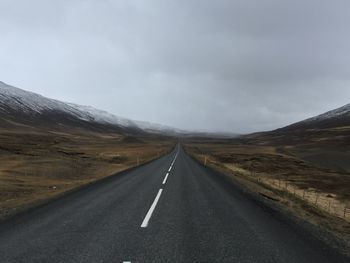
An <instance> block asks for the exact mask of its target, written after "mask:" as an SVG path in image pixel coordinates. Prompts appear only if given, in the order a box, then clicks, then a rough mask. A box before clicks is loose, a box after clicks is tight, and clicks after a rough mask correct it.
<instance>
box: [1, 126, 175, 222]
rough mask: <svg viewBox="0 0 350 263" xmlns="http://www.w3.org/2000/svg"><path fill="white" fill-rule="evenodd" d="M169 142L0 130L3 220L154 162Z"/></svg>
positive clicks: (170, 141) (83, 133)
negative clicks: (85, 186)
mask: <svg viewBox="0 0 350 263" xmlns="http://www.w3.org/2000/svg"><path fill="white" fill-rule="evenodd" d="M174 146H175V141H174V140H171V139H169V138H157V137H138V138H136V137H129V136H123V135H117V134H98V133H88V132H84V131H72V132H67V133H61V132H53V131H46V132H44V131H35V130H29V131H28V130H26V131H25V132H18V131H16V132H14V131H13V130H5V129H2V130H1V131H0V163H1V166H0V219H5V218H8V217H10V216H12V215H14V214H16V213H18V212H20V211H23V210H25V209H28V208H30V207H33V206H36V205H38V204H41V203H45V202H47V201H48V200H50V199H53V198H55V197H58V196H60V195H62V194H63V193H65V192H67V191H69V190H72V189H74V188H77V187H79V186H82V185H85V184H89V183H91V182H94V181H96V180H99V179H101V178H103V177H106V176H109V175H112V174H115V173H117V172H120V171H122V170H125V169H127V168H130V167H133V166H136V165H138V164H142V163H145V162H147V161H150V160H152V159H155V158H157V157H159V156H161V155H163V154H165V153H166V152H168V151H170V150H171V149H172V148H173V147H174Z"/></svg>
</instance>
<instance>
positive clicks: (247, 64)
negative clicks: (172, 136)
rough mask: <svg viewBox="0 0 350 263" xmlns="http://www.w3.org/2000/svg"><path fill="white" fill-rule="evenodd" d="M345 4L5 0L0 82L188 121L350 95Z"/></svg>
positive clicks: (255, 121)
mask: <svg viewBox="0 0 350 263" xmlns="http://www.w3.org/2000/svg"><path fill="white" fill-rule="evenodd" d="M349 31H350V1H348V0H344V1H338V0H335V1H319V0H313V1H308V0H285V1H281V0H236V1H235V0H227V1H224V0H216V1H212V0H210V1H209V0H198V1H191V0H183V1H182V0H177V1H167V0H158V1H153V0H144V1H133V0H125V1H121V0H86V1H84V0H60V1H48V0H31V1H27V0H23V1H17V0H0V36H1V41H0V72H1V74H0V80H2V81H4V82H6V83H8V84H11V85H14V86H17V87H20V88H23V89H27V90H31V91H34V92H37V93H40V94H42V95H45V96H48V97H51V98H56V99H60V100H64V101H69V102H75V103H79V104H84V105H92V106H95V107H97V108H100V109H104V110H107V111H109V112H111V113H114V114H116V115H120V116H124V117H128V118H132V119H136V120H145V121H151V122H156V123H162V124H166V125H171V126H175V127H178V128H183V129H200V130H212V131H231V132H240V133H243V132H252V131H258V130H267V129H273V128H277V127H281V126H284V125H286V124H289V123H292V122H295V121H298V120H301V119H304V118H306V117H310V116H313V115H316V114H319V113H322V112H324V111H326V110H330V109H333V108H337V107H339V106H342V105H343V104H347V103H350V48H349V47H350V32H349Z"/></svg>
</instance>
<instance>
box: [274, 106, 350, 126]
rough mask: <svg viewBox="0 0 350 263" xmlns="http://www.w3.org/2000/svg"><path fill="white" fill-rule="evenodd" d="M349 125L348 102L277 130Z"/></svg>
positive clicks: (349, 107) (349, 112) (349, 109)
mask: <svg viewBox="0 0 350 263" xmlns="http://www.w3.org/2000/svg"><path fill="white" fill-rule="evenodd" d="M345 126H350V104H347V105H345V106H343V107H340V108H337V109H335V110H331V111H328V112H326V113H323V114H321V115H318V116H315V117H312V118H309V119H306V120H303V121H300V122H297V123H294V124H292V125H289V126H287V127H284V128H282V129H279V130H296V129H297V130H300V129H323V128H335V127H345Z"/></svg>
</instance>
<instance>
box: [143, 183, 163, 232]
mask: <svg viewBox="0 0 350 263" xmlns="http://www.w3.org/2000/svg"><path fill="white" fill-rule="evenodd" d="M162 192H163V189H160V190H159V192H158V194H157V196H156V198H155V199H154V201H153V204H152V205H151V208H150V209H149V210H148V213H147V215H146V217H145V219H144V220H143V222H142V224H141V227H142V228H145V227H147V226H148V222H149V220H150V219H151V216H152V214H153V211H154V209H155V208H156V206H157V203H158V201H159V198H160V196H161V194H162Z"/></svg>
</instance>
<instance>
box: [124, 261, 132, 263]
mask: <svg viewBox="0 0 350 263" xmlns="http://www.w3.org/2000/svg"><path fill="white" fill-rule="evenodd" d="M123 263H131V261H123Z"/></svg>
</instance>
